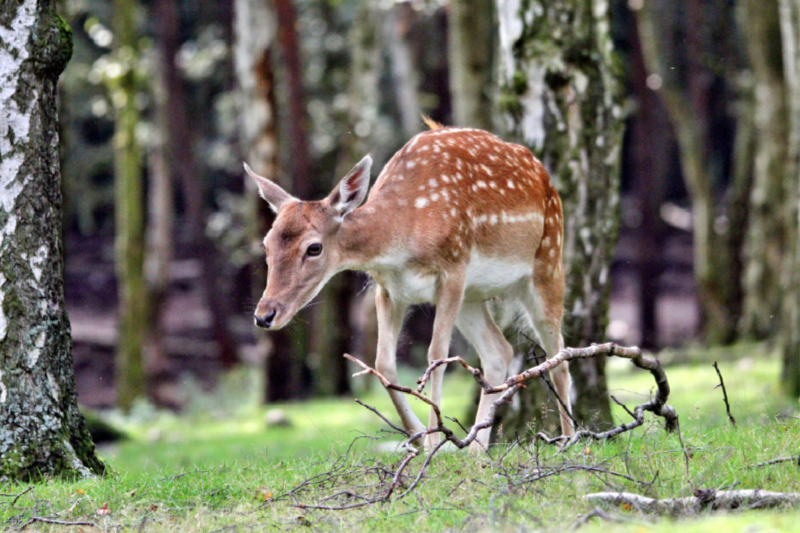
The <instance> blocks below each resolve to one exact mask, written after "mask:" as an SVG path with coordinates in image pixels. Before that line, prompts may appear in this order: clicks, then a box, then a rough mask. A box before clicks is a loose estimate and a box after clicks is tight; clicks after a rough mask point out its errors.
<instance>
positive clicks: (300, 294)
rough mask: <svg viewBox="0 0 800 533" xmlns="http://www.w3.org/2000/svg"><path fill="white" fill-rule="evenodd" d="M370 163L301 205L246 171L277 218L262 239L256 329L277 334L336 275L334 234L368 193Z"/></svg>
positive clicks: (338, 263)
mask: <svg viewBox="0 0 800 533" xmlns="http://www.w3.org/2000/svg"><path fill="white" fill-rule="evenodd" d="M371 167H372V158H371V157H370V156H366V157H365V158H364V159H362V160H361V161H360V162H359V163H358V164H357V165H356V166H355V167H354V168H353V170H351V171H350V172H349V173H348V174H347V175H346V176H345V177H344V178H342V180H341V181H340V182H339V184H338V185H337V186H336V187H334V189H333V191H332V192H331V193H330V194H329V195H328V197H327V198H325V199H324V200H320V201H317V202H305V201H301V200H298V199H297V198H295V197H293V196H292V195H290V194H289V193H287V192H286V191H285V190H283V189H282V188H281V187H280V186H279V185H277V184H276V183H274V182H272V181H270V180H268V179H266V178H264V177H262V176H259V175H257V174H255V173H254V172H253V171H252V170H250V167H248V166H247V164H245V165H244V168H245V170H246V171H247V173H248V174H250V176H252V177H253V179H254V180H255V181H256V184H257V185H258V190H259V192H260V194H261V197H262V198H263V199H264V200H266V201H267V202H268V203H269V205H270V207H271V208H272V210H273V211H275V213H277V217H276V218H275V222H274V224H273V225H272V229H270V231H269V233H267V236H266V237H265V238H264V249H265V250H266V252H267V288H266V290H264V294H263V295H262V296H261V300H260V301H259V302H258V306H257V307H256V311H255V317H254V319H255V323H256V325H257V326H259V327H262V328H265V329H280V328H282V327H283V326H285V325H286V324H287V323H288V322H289V321H290V320H291V319H292V317H293V316H294V315H295V314H296V313H297V311H299V310H300V309H302V308H303V306H305V305H306V304H307V303H308V302H310V301H311V299H312V298H314V296H316V295H317V294H318V293H319V291H320V290H321V289H322V287H324V286H325V283H327V282H328V280H329V279H330V278H331V277H332V276H333V275H334V274H336V273H337V272H338V271H339V270H340V269H341V264H342V261H341V250H340V248H339V245H338V241H337V238H336V236H337V233H338V232H339V228H340V227H341V225H342V222H343V221H344V219H345V217H346V216H347V215H348V214H349V213H350V212H351V211H353V210H354V209H355V208H356V207H358V206H359V205H360V204H361V202H362V201H364V197H365V196H366V194H367V189H368V188H369V173H370V168H371Z"/></svg>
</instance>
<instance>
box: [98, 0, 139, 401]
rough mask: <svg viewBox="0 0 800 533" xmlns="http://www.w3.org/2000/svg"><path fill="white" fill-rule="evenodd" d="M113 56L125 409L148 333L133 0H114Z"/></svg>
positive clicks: (120, 392)
mask: <svg viewBox="0 0 800 533" xmlns="http://www.w3.org/2000/svg"><path fill="white" fill-rule="evenodd" d="M112 8H113V21H112V26H113V31H114V55H113V57H114V61H115V62H116V63H117V64H118V66H119V68H118V69H114V70H113V71H112V72H113V74H115V75H114V76H109V77H108V78H107V79H106V83H107V84H108V87H109V91H110V93H111V101H112V102H113V103H114V111H115V122H116V124H115V128H116V130H115V132H114V189H115V202H114V209H115V223H116V233H117V234H116V262H117V265H116V268H117V286H118V287H119V289H118V290H119V311H118V314H119V328H118V332H119V333H118V339H117V353H116V364H115V388H116V391H117V405H118V406H119V407H121V408H122V409H124V410H128V409H130V408H131V406H132V405H133V401H134V400H135V399H136V398H138V397H144V396H145V395H146V392H147V391H146V389H145V376H144V365H143V360H142V349H143V347H144V342H145V338H146V334H147V322H148V319H147V316H148V315H147V313H148V306H147V285H146V282H145V275H144V251H145V239H144V229H145V217H144V203H145V197H144V178H143V175H142V174H143V173H142V166H141V150H140V147H139V143H138V142H137V139H136V126H137V124H138V123H139V110H138V108H137V105H136V96H137V92H138V89H139V83H140V79H139V72H138V60H139V57H138V56H139V52H138V40H139V36H138V33H137V31H136V11H137V9H138V2H137V1H136V0H114V3H113V5H112Z"/></svg>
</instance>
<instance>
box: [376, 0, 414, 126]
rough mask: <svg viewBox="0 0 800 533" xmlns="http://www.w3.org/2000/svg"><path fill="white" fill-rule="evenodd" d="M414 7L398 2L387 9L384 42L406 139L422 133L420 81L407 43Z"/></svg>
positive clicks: (407, 3)
mask: <svg viewBox="0 0 800 533" xmlns="http://www.w3.org/2000/svg"><path fill="white" fill-rule="evenodd" d="M410 10H411V5H410V3H409V2H402V3H395V4H394V5H392V6H391V7H390V8H388V9H387V10H386V13H385V15H386V16H385V17H384V19H383V39H384V40H385V42H386V49H387V51H388V53H389V66H390V68H391V71H392V81H393V82H394V86H395V95H396V99H397V104H396V105H397V111H398V113H399V114H400V124H401V126H402V129H403V138H404V139H409V138H411V137H412V136H414V135H416V134H417V133H419V131H420V126H421V120H420V115H421V114H422V107H421V106H420V103H419V95H418V94H417V92H418V90H419V79H418V78H417V72H416V71H415V70H414V57H413V54H412V52H411V48H410V47H409V45H408V42H407V41H406V34H407V33H408V28H409V25H410V23H409V18H410V13H409V12H410Z"/></svg>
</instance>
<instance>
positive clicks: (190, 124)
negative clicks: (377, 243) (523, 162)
mask: <svg viewBox="0 0 800 533" xmlns="http://www.w3.org/2000/svg"><path fill="white" fill-rule="evenodd" d="M556 4H559V3H558V2H556ZM595 4H598V3H595ZM518 9H519V2H514V1H510V0H507V1H499V2H497V3H495V2H493V1H491V0H451V1H449V2H448V1H447V0H429V1H425V0H413V1H370V2H367V1H357V0H272V1H268V0H192V1H185V0H184V1H182V0H150V1H148V0H113V1H108V0H64V1H63V2H62V4H61V13H62V15H63V16H64V18H65V19H66V20H67V21H68V22H69V24H70V26H71V27H72V30H73V33H74V53H73V57H72V60H71V61H70V63H69V64H68V66H67V69H66V71H65V72H64V74H63V75H62V78H61V85H60V91H59V97H60V114H61V128H62V132H61V133H62V137H61V139H62V143H61V146H62V171H63V183H64V197H65V225H64V228H65V229H64V231H65V248H66V299H67V305H68V310H69V316H70V320H71V324H72V333H73V338H74V349H73V355H74V361H75V368H76V376H77V385H78V392H79V399H80V401H81V403H82V404H84V405H87V406H90V407H96V408H106V407H111V406H115V405H116V406H119V407H121V408H123V409H126V410H127V409H130V408H131V406H132V405H133V404H134V403H135V401H136V399H137V398H147V399H149V401H151V402H153V403H155V404H156V405H159V406H164V407H168V408H174V409H180V408H181V407H182V406H183V405H184V404H185V402H186V401H187V395H188V394H190V393H191V390H192V387H190V386H187V383H192V384H195V385H197V386H200V387H202V388H206V389H208V388H212V387H213V386H214V384H215V382H216V380H217V379H218V378H219V376H220V375H221V373H223V372H225V371H228V370H230V369H232V368H234V367H237V366H238V367H245V368H249V369H251V371H252V372H254V373H258V374H259V376H262V378H261V379H260V380H259V383H261V384H262V385H261V387H262V388H263V399H264V401H265V402H275V401H282V400H293V399H302V398H307V397H310V396H316V395H344V394H350V393H351V387H353V386H356V385H355V384H351V382H350V380H349V375H350V373H351V372H350V371H349V369H348V367H347V364H346V361H345V360H344V359H343V358H342V357H341V355H342V354H343V353H345V352H347V353H351V354H354V355H356V356H358V357H359V358H361V359H364V360H366V361H370V360H371V359H372V358H373V357H374V353H373V352H374V347H375V343H376V324H375V317H374V313H375V311H374V307H373V305H372V293H371V291H370V290H369V289H368V288H367V279H366V277H365V276H364V275H361V274H356V273H346V274H343V275H339V276H337V277H336V278H334V279H333V280H332V281H331V282H330V283H329V284H328V286H327V287H326V288H325V289H324V290H323V292H322V294H321V295H320V296H319V297H318V299H317V300H316V301H315V303H313V304H312V305H310V306H309V307H308V308H307V309H306V310H304V311H303V312H302V313H301V315H299V316H298V317H297V318H296V319H295V320H294V322H293V324H292V325H291V326H290V327H289V328H287V329H286V330H284V331H280V332H276V333H271V334H265V333H262V332H261V331H260V330H257V328H255V327H254V326H253V320H252V312H253V309H254V307H255V303H256V302H257V301H258V297H259V296H260V293H261V291H263V288H264V285H265V276H266V272H265V266H264V257H263V251H262V250H261V248H260V246H259V243H260V239H261V238H262V237H263V235H264V234H265V232H266V231H267V229H268V228H269V226H270V223H271V216H272V215H271V213H270V212H269V209H268V207H267V205H266V203H264V202H263V201H261V200H260V199H258V198H257V194H256V192H255V189H254V187H253V185H252V184H251V183H250V182H249V181H248V180H247V178H246V177H245V174H244V172H243V170H242V161H247V162H248V163H249V164H250V165H251V166H252V167H253V169H254V170H255V171H256V172H257V173H259V174H262V175H266V176H268V177H270V178H271V179H274V180H276V181H277V182H279V183H280V184H281V185H283V186H284V187H285V188H287V190H290V191H291V192H292V193H293V194H294V195H296V196H298V197H300V198H303V199H318V198H321V197H322V196H323V195H325V194H327V193H328V191H329V190H330V189H331V188H332V187H333V185H334V184H335V183H336V182H338V179H339V178H341V176H342V175H343V174H344V173H345V172H346V171H347V170H348V169H349V168H350V167H351V166H352V165H353V164H354V163H355V162H357V161H358V160H359V159H360V158H361V157H362V156H363V155H364V154H366V153H371V154H372V156H373V158H374V160H375V162H376V168H377V169H380V168H381V167H382V166H383V164H384V163H385V162H386V161H387V160H388V159H389V158H390V157H391V156H392V155H393V154H394V152H395V151H396V150H398V149H399V148H400V147H402V145H403V144H404V143H405V142H407V141H408V140H409V139H410V138H411V137H412V136H413V135H415V134H416V133H418V132H420V131H422V130H423V129H424V126H423V123H422V120H421V116H422V115H429V116H430V117H431V118H433V119H434V120H436V121H439V122H441V123H443V124H445V125H460V126H472V127H480V128H484V129H488V130H492V131H494V132H496V133H498V134H499V135H500V136H502V137H503V138H505V139H508V140H513V141H516V142H523V143H524V144H526V145H528V146H529V147H530V148H531V149H532V150H533V151H534V152H535V153H536V154H537V155H538V156H539V157H540V158H541V159H542V160H543V161H545V164H546V165H549V164H550V163H553V158H552V157H551V156H550V157H549V156H548V150H551V149H552V148H548V146H546V145H544V144H541V143H538V144H537V143H536V142H534V141H532V140H531V139H530V138H527V137H526V135H525V133H524V131H523V130H524V128H522V127H521V126H520V124H522V122H523V121H522V119H521V118H520V117H521V116H522V114H523V113H522V111H521V109H522V108H523V107H524V106H525V105H527V104H526V102H527V100H526V99H525V98H526V95H527V94H528V93H531V92H536V91H537V90H538V88H539V87H540V86H541V85H545V84H550V86H553V84H554V83H557V82H558V80H557V79H555V78H556V77H557V76H556V75H555V74H553V76H550V77H547V78H545V79H543V80H540V82H541V83H540V84H539V85H537V83H535V82H534V81H531V80H526V79H524V76H523V77H522V79H519V76H518V75H517V74H518V72H519V71H514V72H511V71H509V65H513V64H514V61H518V62H519V61H521V60H522V58H523V57H525V56H526V54H528V55H529V53H528V52H526V50H527V51H529V50H540V51H543V52H542V53H543V54H544V56H545V57H550V56H548V54H551V52H549V50H550V48H548V47H554V46H555V47H558V46H560V44H559V43H563V42H564V39H565V38H566V36H565V35H562V33H561V32H566V33H568V34H569V33H572V32H573V31H574V34H575V35H576V36H578V37H580V35H581V31H579V30H578V29H577V25H578V24H580V21H578V20H574V21H567V23H568V25H566V26H563V27H560V28H559V27H557V26H556V25H555V24H553V25H550V26H544V28H535V27H533V26H526V24H530V21H528V22H524V21H523V23H517V22H515V20H514V17H515V16H516V12H517V11H516V10H518ZM557 9H558V8H557V7H555V8H553V10H555V11H556V12H557ZM604 9H607V10H608V16H606V14H605V13H604V14H601V15H603V16H604V17H605V18H606V20H610V25H609V26H608V27H603V26H597V27H594V26H593V27H594V28H595V29H593V30H592V31H596V32H602V31H606V32H607V33H608V36H607V38H608V43H609V46H610V43H613V49H614V52H613V53H612V52H611V49H610V48H608V47H600V48H598V49H595V50H594V51H591V50H590V51H589V52H587V54H600V55H607V56H608V57H610V58H611V61H610V62H609V63H608V65H607V68H608V71H603V72H598V73H597V74H596V76H594V77H592V75H591V74H590V76H589V79H590V81H591V83H594V82H595V81H598V80H600V79H602V80H604V81H603V83H604V84H605V85H604V87H605V88H604V89H602V90H606V89H608V87H609V84H610V81H609V80H611V81H613V83H616V84H618V86H619V90H618V95H617V96H614V98H612V100H613V105H612V104H608V106H607V107H608V109H607V111H608V113H610V114H611V115H613V116H615V117H617V118H619V119H620V123H621V122H624V130H622V129H621V128H620V129H619V130H618V132H619V134H620V137H619V138H620V143H621V144H620V147H619V148H620V151H613V150H612V152H610V153H611V154H612V155H610V156H609V157H610V160H611V163H610V164H609V165H608V166H609V168H611V169H612V172H613V173H614V174H615V175H616V170H617V168H618V169H619V184H620V185H619V186H620V195H619V197H614V196H613V195H612V199H611V201H610V202H609V203H608V204H604V205H606V207H603V208H602V209H604V210H606V213H605V215H606V216H607V217H610V220H611V222H610V225H609V228H611V230H610V235H611V238H610V239H609V243H608V245H607V246H606V247H605V248H604V251H603V253H604V254H606V257H604V258H603V261H604V262H605V263H606V264H607V265H609V266H610V273H609V271H608V270H606V271H605V273H604V274H603V275H604V276H605V277H602V276H601V278H600V279H601V280H605V279H610V284H607V283H606V282H605V281H602V283H603V287H602V288H601V289H598V290H595V291H594V293H595V294H596V298H594V299H593V300H592V301H593V303H590V304H587V305H592V306H595V307H596V308H597V309H599V311H598V316H599V317H600V318H599V319H598V320H597V321H596V324H595V326H594V329H593V330H592V331H593V332H592V334H591V335H590V337H589V338H588V339H587V338H583V337H582V336H581V335H575V334H572V330H569V328H568V330H567V331H566V342H567V344H568V345H581V344H582V343H585V342H587V341H595V342H602V341H605V340H606V339H611V340H614V341H619V342H621V343H624V344H639V345H641V346H643V347H645V348H647V349H659V348H663V347H680V346H685V345H688V344H691V343H695V344H698V343H699V344H710V345H720V344H723V345H724V344H730V343H733V342H738V341H742V340H759V341H769V342H771V343H772V346H774V347H775V348H776V349H781V350H782V352H781V353H782V354H783V356H784V357H785V369H784V378H785V380H784V381H785V385H786V388H787V390H788V391H789V392H790V393H792V394H794V395H797V394H798V393H800V370H798V368H800V353H798V349H799V348H798V346H797V335H796V334H794V337H792V334H791V333H787V332H791V331H792V330H793V329H795V328H796V326H797V323H796V318H797V316H798V314H797V307H798V302H797V294H796V284H797V280H796V277H797V273H798V264H797V257H796V246H797V234H796V220H797V199H796V196H795V195H796V194H797V187H798V181H800V180H798V173H797V170H796V168H795V167H793V165H795V164H796V162H795V160H796V157H797V154H796V152H797V146H796V145H797V143H796V142H792V140H791V139H792V137H791V136H792V135H793V133H792V131H794V130H793V129H792V127H791V123H790V119H791V117H792V115H791V113H790V104H789V102H790V99H791V98H794V97H796V96H792V93H791V91H790V89H789V88H788V87H790V86H791V83H793V82H792V81H791V80H789V79H788V78H789V77H788V76H786V75H785V72H784V71H785V67H784V64H785V61H784V59H785V57H784V54H785V53H786V52H785V50H784V48H783V47H782V40H781V24H782V23H784V22H785V21H784V20H783V19H782V17H781V12H780V3H779V2H778V1H777V0H774V1H766V2H756V1H755V0H738V1H733V0H685V1H681V2H674V1H672V0H646V1H645V0H609V2H608V3H607V4H606V6H605V8H604ZM591 23H592V22H591V21H589V24H591ZM520 24H521V26H520ZM569 24H573V25H575V29H573V30H571V29H569V28H570V26H569ZM531 28H534V30H535V31H527V30H530V29H531ZM564 28H566V30H565V29H564ZM537 39H539V41H537ZM600 42H601V43H602V41H600ZM560 49H565V47H561V48H560ZM561 54H562V55H558V54H556V53H552V54H551V55H552V57H553V58H556V57H560V58H561V60H563V61H564V62H565V63H570V62H576V63H580V61H582V60H583V59H582V58H581V57H577V58H576V57H569V56H568V55H567V53H566V52H562V53H561ZM606 82H609V83H606ZM591 86H592V87H593V85H591ZM548 105H550V106H556V103H554V102H549V103H548V102H545V106H548ZM546 127H547V128H548V132H549V131H550V129H552V130H553V131H556V130H558V128H559V125H558V124H549V123H548V124H546ZM622 131H624V133H622ZM604 138H605V137H603V136H598V137H597V141H596V144H597V146H598V147H600V146H602V143H603V142H604V141H603V139H604ZM609 142H614V141H613V135H612V136H611V141H609ZM612 148H613V147H612ZM615 154H616V155H619V166H618V167H617V163H616V160H615V159H614V157H615ZM592 170H593V169H591V168H590V169H589V175H590V178H589V179H591V174H592ZM551 172H552V169H551ZM555 174H556V173H554V179H555V180H556V183H557V184H559V183H560V182H559V179H558V177H557V176H555ZM615 180H616V178H615V179H613V180H611V181H610V182H609V183H612V184H613V188H616V181H615ZM603 183H605V182H603ZM589 201H590V202H591V201H592V199H591V198H590V200H589ZM579 214H580V213H578V212H577V211H576V210H575V209H573V210H572V211H570V207H569V204H567V207H566V213H565V216H566V218H567V224H568V225H569V224H578V222H575V220H576V217H578V216H579ZM387 216H391V215H390V214H387ZM588 227H589V228H590V229H591V226H588ZM598 227H599V226H598ZM585 228H586V227H584V229H585ZM617 230H618V241H616V243H617V244H616V247H615V246H614V242H615V240H616V237H617ZM586 231H589V230H588V229H587V230H586ZM580 235H581V236H582V237H583V238H585V239H588V237H584V236H583V233H580ZM612 254H613V255H612ZM575 268H579V266H578V267H575ZM577 279H580V278H577ZM609 302H610V308H609V307H606V306H607V305H608V304H609ZM606 310H608V315H606ZM580 313H581V309H579V306H575V305H570V301H569V300H568V305H567V315H568V316H573V315H574V316H577V315H579V314H580ZM432 315H433V310H432V309H426V308H421V309H417V310H415V311H414V312H413V314H412V316H411V317H410V318H409V320H408V321H407V325H406V327H405V336H404V338H403V339H402V342H401V346H400V347H399V356H400V360H401V361H402V362H404V363H406V364H410V365H416V366H422V365H424V364H425V351H426V349H427V343H428V341H429V339H430V333H431V328H430V326H431V323H432ZM792 317H794V319H792ZM791 320H795V323H794V325H792V323H791ZM568 321H569V319H568ZM598 332H599V333H598ZM514 339H515V340H514V342H513V343H512V344H515V345H516V346H518V347H519V349H520V352H521V353H524V352H527V350H528V346H527V343H528V341H527V340H526V339H524V338H517V337H516V336H515V337H514ZM792 343H794V345H792ZM452 350H453V352H455V353H458V354H459V355H463V354H466V353H467V347H466V345H465V343H464V341H463V340H459V339H456V341H455V342H454V345H453V348H452ZM596 370H597V372H599V373H600V380H601V381H602V367H599V368H598V369H596ZM577 381H578V387H579V388H580V387H581V383H580V381H581V380H580V378H579V379H578V380H577ZM358 386H365V385H364V384H362V383H359V384H358ZM603 387H604V385H603ZM579 394H580V391H579ZM605 403H606V404H607V399H606V400H605Z"/></svg>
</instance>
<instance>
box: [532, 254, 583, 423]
mask: <svg viewBox="0 0 800 533" xmlns="http://www.w3.org/2000/svg"><path fill="white" fill-rule="evenodd" d="M548 267H549V270H548ZM522 304H523V305H524V306H525V309H526V311H527V313H528V315H529V317H530V319H531V323H532V324H533V329H534V331H535V332H536V336H537V337H539V341H540V342H541V343H542V348H544V351H545V352H546V353H547V357H553V356H554V355H555V354H557V353H558V352H559V351H560V350H561V349H563V348H564V337H563V336H562V335H561V319H562V317H563V315H564V273H563V270H562V269H561V267H560V264H559V266H557V267H553V264H552V263H545V262H543V261H540V260H539V259H538V258H537V259H536V262H535V263H534V276H533V279H532V281H531V283H530V284H529V286H528V290H526V291H524V293H523V298H522ZM550 377H551V378H552V380H553V385H554V386H555V389H556V393H557V394H558V396H559V398H560V399H561V402H559V404H558V411H559V414H560V417H561V433H562V434H563V435H566V436H568V437H571V436H572V435H574V434H575V428H574V427H573V424H572V418H571V416H570V415H571V414H572V404H571V403H570V394H571V389H572V378H571V377H570V375H569V366H568V363H567V362H566V361H565V362H563V363H561V364H560V365H558V366H557V367H555V368H554V369H553V370H552V371H551V372H550ZM562 402H563V405H562Z"/></svg>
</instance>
